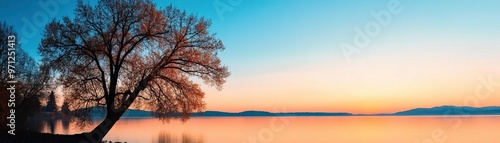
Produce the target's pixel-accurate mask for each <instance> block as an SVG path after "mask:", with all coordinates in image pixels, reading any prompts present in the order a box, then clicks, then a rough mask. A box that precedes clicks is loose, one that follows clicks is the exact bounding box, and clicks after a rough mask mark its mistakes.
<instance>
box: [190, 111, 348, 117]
mask: <svg viewBox="0 0 500 143" xmlns="http://www.w3.org/2000/svg"><path fill="white" fill-rule="evenodd" d="M351 115H352V114H351V113H326V112H286V113H272V112H266V111H244V112H238V113H230V112H220V111H206V112H199V113H193V114H191V116H193V117H210V116H351Z"/></svg>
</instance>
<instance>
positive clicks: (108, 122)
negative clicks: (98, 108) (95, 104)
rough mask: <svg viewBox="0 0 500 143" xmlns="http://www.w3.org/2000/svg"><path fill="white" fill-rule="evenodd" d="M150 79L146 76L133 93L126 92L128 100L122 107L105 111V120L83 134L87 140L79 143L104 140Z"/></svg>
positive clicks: (93, 142)
mask: <svg viewBox="0 0 500 143" xmlns="http://www.w3.org/2000/svg"><path fill="white" fill-rule="evenodd" d="M150 79H151V76H147V77H146V78H144V79H142V80H141V82H139V84H138V85H137V87H136V88H135V90H134V92H127V93H126V94H128V95H129V97H128V99H127V100H126V101H125V102H124V103H122V105H121V106H120V107H119V108H118V109H115V110H109V109H108V110H107V111H106V118H105V119H104V120H103V121H102V122H101V123H100V124H99V125H97V126H96V127H95V128H94V129H93V130H92V131H91V132H89V133H84V135H85V136H86V138H87V140H83V141H80V143H99V142H100V141H101V140H102V139H103V138H104V136H106V134H108V132H109V130H111V127H113V126H114V125H115V124H116V122H118V120H119V119H120V117H121V116H122V115H123V113H125V111H127V109H128V108H129V107H130V105H131V104H132V103H133V102H134V100H135V99H136V98H137V96H138V95H139V92H141V91H142V90H144V88H146V85H147V82H148V81H149V80H150ZM108 106H109V105H108ZM113 107H114V106H113Z"/></svg>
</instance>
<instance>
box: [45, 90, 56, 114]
mask: <svg viewBox="0 0 500 143" xmlns="http://www.w3.org/2000/svg"><path fill="white" fill-rule="evenodd" d="M45 111H47V112H55V111H57V105H56V96H55V95H54V91H50V95H49V101H47V106H45Z"/></svg>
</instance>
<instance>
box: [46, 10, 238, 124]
mask: <svg viewBox="0 0 500 143" xmlns="http://www.w3.org/2000/svg"><path fill="white" fill-rule="evenodd" d="M210 25H211V22H210V20H207V19H205V18H203V17H201V18H200V17H197V16H195V15H191V14H187V13H186V12H184V11H181V10H179V9H177V8H175V7H173V6H168V7H166V8H163V9H158V8H157V7H156V6H155V4H154V3H152V2H151V1H149V0H120V1H114V0H103V1H99V2H98V4H97V5H90V4H86V3H83V2H82V1H78V5H77V8H76V9H75V18H74V19H70V18H69V17H64V18H63V19H62V21H56V20H54V21H52V22H51V23H49V24H47V26H46V28H45V32H44V34H43V39H42V42H41V45H40V46H39V52H40V54H41V55H42V57H43V59H42V61H43V63H44V64H47V65H49V66H50V67H51V68H53V69H54V70H55V71H57V72H58V74H57V75H58V81H60V83H61V84H62V85H64V87H65V91H66V93H65V94H67V95H66V96H65V97H66V100H70V101H71V102H69V103H70V106H71V107H73V108H75V109H76V108H78V109H83V108H88V107H92V106H96V105H99V106H105V107H106V109H107V118H108V119H111V120H118V119H117V118H119V117H120V116H121V115H122V114H123V112H124V110H125V109H127V108H129V107H130V105H131V104H132V103H134V102H140V103H141V104H137V105H138V106H139V107H141V108H145V109H150V110H152V111H154V112H155V116H156V117H158V118H160V119H167V120H168V119H171V118H181V119H187V118H188V115H189V113H190V112H193V111H201V110H203V109H204V107H205V103H204V102H203V100H202V99H203V97H204V92H203V91H202V90H201V89H200V86H199V85H198V83H197V82H195V81H193V78H192V77H197V78H199V79H201V80H202V81H203V82H204V83H205V84H208V85H210V86H215V87H216V88H217V89H221V87H222V85H223V84H224V83H225V80H226V77H228V76H229V75H230V73H229V71H228V68H227V67H226V66H224V65H222V63H221V60H220V59H219V57H218V52H219V51H222V50H224V48H225V47H224V45H223V43H222V41H221V40H220V39H218V38H216V37H215V34H214V33H211V32H209V27H210Z"/></svg>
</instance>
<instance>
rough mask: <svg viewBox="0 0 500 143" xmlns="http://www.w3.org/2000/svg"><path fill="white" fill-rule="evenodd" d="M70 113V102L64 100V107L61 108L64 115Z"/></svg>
mask: <svg viewBox="0 0 500 143" xmlns="http://www.w3.org/2000/svg"><path fill="white" fill-rule="evenodd" d="M70 111H71V110H70V109H69V103H68V100H64V102H63V105H62V106H61V112H62V113H64V115H69V113H70Z"/></svg>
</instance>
